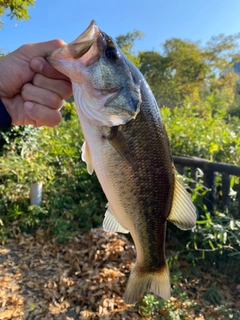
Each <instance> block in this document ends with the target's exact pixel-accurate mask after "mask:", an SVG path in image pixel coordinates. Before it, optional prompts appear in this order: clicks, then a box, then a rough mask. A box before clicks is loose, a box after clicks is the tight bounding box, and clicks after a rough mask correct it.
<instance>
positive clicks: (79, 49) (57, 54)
mask: <svg viewBox="0 0 240 320" xmlns="http://www.w3.org/2000/svg"><path fill="white" fill-rule="evenodd" d="M100 34H101V31H100V29H99V28H98V26H97V24H96V22H95V21H94V20H92V21H91V23H90V25H89V26H88V27H87V29H86V30H85V31H84V32H83V33H82V34H81V35H80V36H79V37H78V38H77V39H75V40H74V41H72V42H70V43H69V44H68V45H66V46H64V47H61V48H59V49H57V50H54V51H52V52H50V53H49V54H48V55H47V56H46V57H45V58H46V60H47V61H48V62H49V63H50V64H51V65H52V66H53V67H55V68H56V69H58V70H59V71H60V72H63V73H64V74H65V73H66V72H64V68H62V67H61V61H64V60H65V61H71V60H78V59H80V58H82V57H83V56H84V55H85V54H86V53H88V52H89V50H90V49H91V47H92V45H93V44H94V43H95V42H97V39H98V37H99V35H100Z"/></svg>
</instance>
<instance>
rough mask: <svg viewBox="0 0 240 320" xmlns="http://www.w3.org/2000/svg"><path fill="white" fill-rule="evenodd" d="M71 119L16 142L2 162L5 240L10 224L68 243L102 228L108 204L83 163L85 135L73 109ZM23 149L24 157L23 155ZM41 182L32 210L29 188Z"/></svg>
mask: <svg viewBox="0 0 240 320" xmlns="http://www.w3.org/2000/svg"><path fill="white" fill-rule="evenodd" d="M66 114H68V117H67V118H68V120H63V121H62V122H61V124H60V125H58V126H57V127H55V128H40V129H36V131H35V133H34V136H31V137H26V139H22V141H21V148H20V149H19V148H18V146H19V145H20V143H19V141H18V140H14V141H12V144H11V146H12V148H6V149H7V152H5V153H4V155H3V156H2V157H0V168H1V169H0V215H1V220H2V223H3V226H2V227H1V229H2V235H3V237H4V239H5V237H6V232H7V231H6V229H7V230H10V229H11V226H12V225H15V226H18V227H20V228H21V229H22V230H25V231H28V232H30V231H31V232H33V231H34V230H36V228H38V227H42V228H47V229H48V230H49V232H51V233H54V234H57V235H58V237H59V239H60V240H65V239H67V237H68V236H69V235H71V234H73V232H74V230H76V229H78V228H81V229H83V230H89V229H90V228H92V227H96V226H99V225H100V223H101V222H102V217H103V213H104V211H105V203H106V199H105V196H104V194H103V192H102V190H101V187H100V185H99V183H98V180H97V178H96V176H95V175H94V174H93V175H92V176H90V175H89V174H88V173H87V169H86V165H85V163H83V162H82V160H81V146H82V144H83V136H82V133H81V131H80V126H79V120H78V118H77V116H76V112H75V111H74V105H70V104H67V110H66ZM19 150H20V152H19ZM32 181H42V182H43V183H44V187H43V190H44V191H43V202H42V206H41V208H38V207H33V206H29V188H30V187H29V186H30V183H31V182H32Z"/></svg>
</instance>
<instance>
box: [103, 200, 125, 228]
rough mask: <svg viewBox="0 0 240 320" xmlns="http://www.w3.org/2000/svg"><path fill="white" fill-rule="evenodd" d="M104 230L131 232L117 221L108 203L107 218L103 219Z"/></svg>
mask: <svg viewBox="0 0 240 320" xmlns="http://www.w3.org/2000/svg"><path fill="white" fill-rule="evenodd" d="M103 230H104V231H106V232H121V233H129V231H128V230H126V229H125V228H123V227H122V226H121V224H120V223H119V222H118V221H117V219H116V218H115V216H114V214H113V213H112V211H111V209H110V208H109V206H108V204H107V211H106V212H105V218H104V220H103Z"/></svg>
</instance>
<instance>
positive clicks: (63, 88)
mask: <svg viewBox="0 0 240 320" xmlns="http://www.w3.org/2000/svg"><path fill="white" fill-rule="evenodd" d="M33 85H34V86H35V87H39V88H42V89H48V90H51V91H53V92H55V93H57V94H58V95H59V96H60V97H61V98H62V99H67V98H69V97H71V95H72V85H71V83H70V82H69V81H67V80H57V79H50V78H47V77H45V76H43V75H41V74H39V73H37V74H36V75H35V76H34V78H33Z"/></svg>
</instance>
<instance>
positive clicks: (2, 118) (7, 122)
mask: <svg viewBox="0 0 240 320" xmlns="http://www.w3.org/2000/svg"><path fill="white" fill-rule="evenodd" d="M11 124H12V119H11V117H10V115H9V113H8V112H7V110H6V108H5V107H4V104H3V103H2V100H1V99H0V130H2V129H8V128H9V127H10V126H11Z"/></svg>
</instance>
